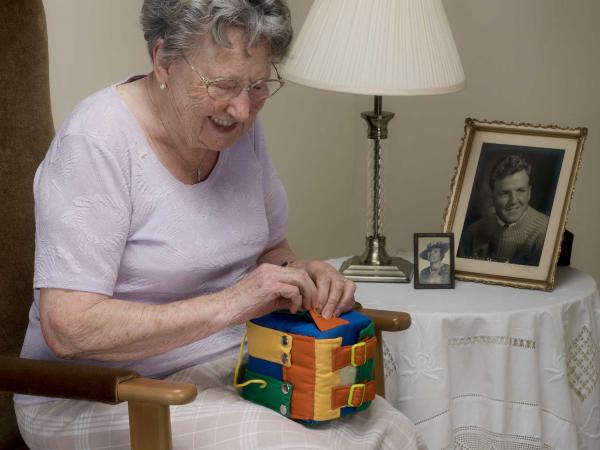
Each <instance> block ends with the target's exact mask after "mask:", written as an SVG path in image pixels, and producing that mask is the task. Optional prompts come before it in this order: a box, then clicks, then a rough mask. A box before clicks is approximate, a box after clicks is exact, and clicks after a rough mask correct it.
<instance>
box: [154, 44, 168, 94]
mask: <svg viewBox="0 0 600 450" xmlns="http://www.w3.org/2000/svg"><path fill="white" fill-rule="evenodd" d="M163 48H164V41H163V40H162V39H158V40H157V41H156V43H155V44H154V47H152V68H153V71H154V77H155V78H156V81H158V83H159V84H162V83H167V82H168V78H169V66H166V67H165V66H163V65H162V61H161V59H162V54H163Z"/></svg>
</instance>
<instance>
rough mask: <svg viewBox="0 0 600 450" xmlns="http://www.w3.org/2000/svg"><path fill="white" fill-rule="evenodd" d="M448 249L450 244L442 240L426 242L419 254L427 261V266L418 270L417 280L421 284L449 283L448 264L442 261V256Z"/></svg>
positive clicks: (449, 272)
mask: <svg viewBox="0 0 600 450" xmlns="http://www.w3.org/2000/svg"><path fill="white" fill-rule="evenodd" d="M449 249H450V244H449V243H448V242H444V241H435V242H430V243H429V244H427V247H426V248H425V250H423V251H421V252H420V253H419V256H420V257H421V258H422V259H424V260H427V261H429V267H425V268H424V269H422V270H421V271H420V272H419V281H420V283H422V284H450V280H451V276H450V275H451V271H450V265H449V264H446V263H445V262H443V260H444V256H446V253H447V252H448V250H449Z"/></svg>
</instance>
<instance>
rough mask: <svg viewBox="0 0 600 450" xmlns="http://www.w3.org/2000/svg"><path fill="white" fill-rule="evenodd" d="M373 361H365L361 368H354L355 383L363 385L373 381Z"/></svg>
mask: <svg viewBox="0 0 600 450" xmlns="http://www.w3.org/2000/svg"><path fill="white" fill-rule="evenodd" d="M373 365H374V361H373V359H367V362H365V363H364V364H363V365H362V366H357V367H356V383H364V382H365V381H371V380H372V379H373Z"/></svg>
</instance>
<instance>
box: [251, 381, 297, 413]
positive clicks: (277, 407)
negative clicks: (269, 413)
mask: <svg viewBox="0 0 600 450" xmlns="http://www.w3.org/2000/svg"><path fill="white" fill-rule="evenodd" d="M252 379H260V380H265V381H266V382H267V386H266V387H265V388H262V389H261V387H260V385H259V384H250V385H248V386H245V387H244V388H243V390H242V397H244V398H245V399H246V400H250V401H251V402H254V403H258V404H259V405H263V406H266V407H267V408H270V409H272V410H274V411H277V412H278V413H279V414H281V415H283V416H285V417H289V416H290V403H291V400H292V392H293V391H294V386H293V385H291V384H290V383H287V382H284V381H281V380H276V379H275V378H271V377H268V376H266V375H261V374H258V373H256V372H252V371H251V370H246V374H245V375H244V381H247V380H252ZM283 384H287V385H288V386H289V390H288V392H287V393H284V392H283V390H282V389H281V387H282V385H283ZM282 405H283V406H285V413H284V412H283V411H282V408H281V406H282Z"/></svg>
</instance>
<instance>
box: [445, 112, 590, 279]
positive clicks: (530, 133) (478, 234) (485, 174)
mask: <svg viewBox="0 0 600 450" xmlns="http://www.w3.org/2000/svg"><path fill="white" fill-rule="evenodd" d="M586 136H587V129H586V128H561V127H558V126H555V125H552V126H542V125H531V124H515V123H504V122H488V121H481V120H476V119H467V120H466V122H465V133H464V137H463V142H462V146H461V149H460V151H459V155H458V165H457V168H456V172H455V174H454V178H453V180H452V185H451V190H450V197H449V202H448V207H447V208H446V212H445V215H444V231H445V232H448V233H450V232H452V233H454V235H455V236H456V239H457V245H456V247H457V248H456V278H457V279H460V280H467V281H479V282H484V283H493V284H502V285H506V286H513V287H521V288H530V289H541V290H546V291H551V290H552V289H553V288H554V275H555V271H556V263H557V261H558V256H559V253H560V244H561V239H562V236H563V232H564V229H565V223H566V220H567V214H568V212H569V206H570V203H571V198H572V196H573V192H574V187H575V179H576V178H577V171H578V169H579V164H580V161H581V152H582V151H583V144H584V142H585V139H586Z"/></svg>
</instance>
